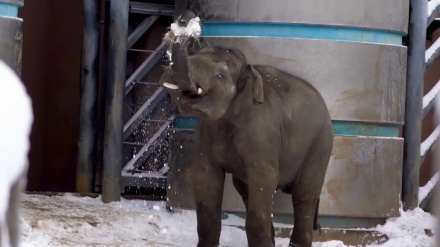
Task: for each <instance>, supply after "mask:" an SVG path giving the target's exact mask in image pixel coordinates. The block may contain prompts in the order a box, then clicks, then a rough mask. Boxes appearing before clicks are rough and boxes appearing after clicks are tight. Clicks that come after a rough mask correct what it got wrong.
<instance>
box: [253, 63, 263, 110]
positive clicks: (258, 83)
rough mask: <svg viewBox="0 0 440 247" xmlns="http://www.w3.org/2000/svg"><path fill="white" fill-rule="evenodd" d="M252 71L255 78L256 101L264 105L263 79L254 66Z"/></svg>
mask: <svg viewBox="0 0 440 247" xmlns="http://www.w3.org/2000/svg"><path fill="white" fill-rule="evenodd" d="M250 67H251V71H252V74H254V76H255V83H254V100H255V101H257V102H259V103H263V102H264V90H263V79H262V78H261V75H260V73H258V71H257V70H256V69H255V68H254V67H253V66H252V65H250Z"/></svg>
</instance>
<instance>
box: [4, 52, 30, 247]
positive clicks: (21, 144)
mask: <svg viewBox="0 0 440 247" xmlns="http://www.w3.org/2000/svg"><path fill="white" fill-rule="evenodd" d="M33 118H34V117H33V112H32V103H31V99H30V98H29V96H28V94H27V92H26V89H25V87H24V85H23V83H22V82H21V80H20V79H19V78H18V76H17V75H16V74H15V72H14V71H13V70H12V69H11V68H10V67H9V66H8V65H7V64H6V63H5V62H3V61H2V60H0V129H1V131H0V157H1V158H2V160H1V162H0V224H1V226H2V227H1V228H2V229H4V230H3V231H2V233H1V234H2V238H1V239H2V242H3V243H0V245H1V246H9V244H5V243H4V242H5V241H6V240H8V236H7V235H6V236H5V230H6V229H7V226H6V225H5V217H6V210H7V207H8V202H9V197H10V195H9V191H10V187H11V186H12V184H13V183H14V182H16V181H17V180H18V179H19V178H20V176H21V175H22V174H23V172H24V171H25V170H26V168H27V162H28V158H27V156H28V152H29V149H30V141H29V136H30V133H31V127H32V123H33Z"/></svg>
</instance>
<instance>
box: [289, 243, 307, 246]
mask: <svg viewBox="0 0 440 247" xmlns="http://www.w3.org/2000/svg"><path fill="white" fill-rule="evenodd" d="M289 247H305V246H304V245H302V244H298V243H290V244H289Z"/></svg>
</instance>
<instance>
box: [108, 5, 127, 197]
mask: <svg viewBox="0 0 440 247" xmlns="http://www.w3.org/2000/svg"><path fill="white" fill-rule="evenodd" d="M128 13H129V1H128V0H118V1H110V18H109V22H110V27H109V29H110V35H109V41H108V42H109V52H108V72H109V73H108V79H107V94H106V109H105V112H106V114H105V128H104V155H103V156H104V157H103V160H104V169H103V181H102V201H103V202H104V203H107V202H112V201H119V200H120V199H121V186H120V178H121V167H122V127H123V123H122V106H123V104H124V81H125V78H126V77H125V69H126V64H127V36H128Z"/></svg>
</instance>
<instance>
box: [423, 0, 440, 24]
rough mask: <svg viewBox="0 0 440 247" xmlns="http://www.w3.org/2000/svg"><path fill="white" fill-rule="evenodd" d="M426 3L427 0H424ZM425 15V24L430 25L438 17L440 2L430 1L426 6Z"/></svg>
mask: <svg viewBox="0 0 440 247" xmlns="http://www.w3.org/2000/svg"><path fill="white" fill-rule="evenodd" d="M424 1H427V0H424ZM427 8H428V9H427V13H428V18H427V23H426V25H428V26H429V25H430V24H431V23H432V22H433V21H434V19H435V18H436V17H438V16H439V14H440V0H431V1H429V2H428V6H427Z"/></svg>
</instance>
